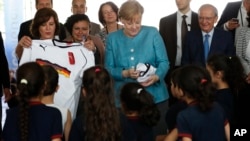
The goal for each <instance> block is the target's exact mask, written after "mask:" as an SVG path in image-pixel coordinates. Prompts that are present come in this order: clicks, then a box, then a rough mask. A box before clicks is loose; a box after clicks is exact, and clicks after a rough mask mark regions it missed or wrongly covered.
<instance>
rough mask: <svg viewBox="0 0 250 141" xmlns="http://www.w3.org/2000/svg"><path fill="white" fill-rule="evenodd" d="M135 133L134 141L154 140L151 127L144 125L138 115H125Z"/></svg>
mask: <svg viewBox="0 0 250 141" xmlns="http://www.w3.org/2000/svg"><path fill="white" fill-rule="evenodd" d="M127 118H128V121H129V123H130V125H131V126H132V128H133V130H134V132H135V134H136V138H137V139H136V141H154V135H153V128H152V127H150V126H147V125H145V124H144V123H142V122H141V121H140V119H139V118H138V117H127Z"/></svg>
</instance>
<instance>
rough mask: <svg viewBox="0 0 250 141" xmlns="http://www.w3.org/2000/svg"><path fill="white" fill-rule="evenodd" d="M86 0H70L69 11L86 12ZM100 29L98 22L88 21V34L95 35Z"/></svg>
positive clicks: (75, 12)
mask: <svg viewBox="0 0 250 141" xmlns="http://www.w3.org/2000/svg"><path fill="white" fill-rule="evenodd" d="M86 3H87V2H86V0H72V5H71V11H72V13H73V14H86V12H87V6H86ZM100 31H101V27H100V25H99V24H97V23H94V22H90V33H89V34H90V35H96V34H98V33H99V32H100Z"/></svg>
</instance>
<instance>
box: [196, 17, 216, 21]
mask: <svg viewBox="0 0 250 141" xmlns="http://www.w3.org/2000/svg"><path fill="white" fill-rule="evenodd" d="M214 18H215V17H199V21H211V20H213V19H214Z"/></svg>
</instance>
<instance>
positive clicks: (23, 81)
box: [20, 79, 28, 85]
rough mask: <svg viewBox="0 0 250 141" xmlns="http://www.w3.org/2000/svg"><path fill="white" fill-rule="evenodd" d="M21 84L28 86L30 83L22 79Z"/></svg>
mask: <svg viewBox="0 0 250 141" xmlns="http://www.w3.org/2000/svg"><path fill="white" fill-rule="evenodd" d="M20 83H21V84H25V85H27V84H28V81H27V80H26V79H22V80H21V82H20Z"/></svg>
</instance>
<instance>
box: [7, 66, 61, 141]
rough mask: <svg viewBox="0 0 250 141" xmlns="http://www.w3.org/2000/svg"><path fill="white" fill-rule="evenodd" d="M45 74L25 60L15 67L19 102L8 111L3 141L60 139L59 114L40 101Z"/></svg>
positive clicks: (39, 67)
mask: <svg viewBox="0 0 250 141" xmlns="http://www.w3.org/2000/svg"><path fill="white" fill-rule="evenodd" d="M44 85H45V76H44V72H43V69H42V67H41V66H40V65H39V64H37V63H35V62H28V63H25V64H23V65H21V66H20V67H18V69H17V90H18V91H17V92H18V95H19V105H18V106H17V107H16V108H12V109H9V110H7V117H6V121H5V125H4V127H3V138H2V139H3V140H4V141H28V140H30V141H61V137H62V116H61V113H60V111H59V110H58V109H56V108H52V107H48V106H46V105H44V104H42V103H41V100H40V98H41V97H42V95H43V90H44V89H43V88H44Z"/></svg>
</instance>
